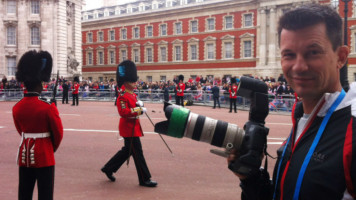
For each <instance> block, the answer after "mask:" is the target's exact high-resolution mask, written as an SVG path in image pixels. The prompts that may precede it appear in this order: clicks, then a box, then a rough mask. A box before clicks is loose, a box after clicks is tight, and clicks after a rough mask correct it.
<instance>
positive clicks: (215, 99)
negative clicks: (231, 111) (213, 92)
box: [213, 97, 220, 108]
mask: <svg viewBox="0 0 356 200" xmlns="http://www.w3.org/2000/svg"><path fill="white" fill-rule="evenodd" d="M213 98H214V108H216V103H218V105H219V108H220V97H213Z"/></svg>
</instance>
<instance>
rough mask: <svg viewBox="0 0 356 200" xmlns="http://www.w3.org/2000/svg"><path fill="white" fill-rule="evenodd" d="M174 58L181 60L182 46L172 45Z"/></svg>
mask: <svg viewBox="0 0 356 200" xmlns="http://www.w3.org/2000/svg"><path fill="white" fill-rule="evenodd" d="M174 60H175V61H181V60H182V47H181V46H174Z"/></svg>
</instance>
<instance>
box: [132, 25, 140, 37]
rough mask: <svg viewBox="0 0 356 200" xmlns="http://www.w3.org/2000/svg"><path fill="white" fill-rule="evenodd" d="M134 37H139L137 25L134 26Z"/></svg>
mask: <svg viewBox="0 0 356 200" xmlns="http://www.w3.org/2000/svg"><path fill="white" fill-rule="evenodd" d="M133 30H134V38H136V39H137V38H140V29H139V28H138V27H135V28H134V29H133Z"/></svg>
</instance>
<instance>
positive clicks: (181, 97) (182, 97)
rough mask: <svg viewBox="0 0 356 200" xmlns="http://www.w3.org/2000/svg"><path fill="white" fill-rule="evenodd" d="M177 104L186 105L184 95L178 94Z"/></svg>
mask: <svg viewBox="0 0 356 200" xmlns="http://www.w3.org/2000/svg"><path fill="white" fill-rule="evenodd" d="M176 104H177V105H180V106H183V107H184V96H177V102H176Z"/></svg>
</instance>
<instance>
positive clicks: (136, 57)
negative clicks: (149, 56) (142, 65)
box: [133, 49, 140, 63]
mask: <svg viewBox="0 0 356 200" xmlns="http://www.w3.org/2000/svg"><path fill="white" fill-rule="evenodd" d="M133 60H134V62H135V63H139V62H140V51H139V49H133Z"/></svg>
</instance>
